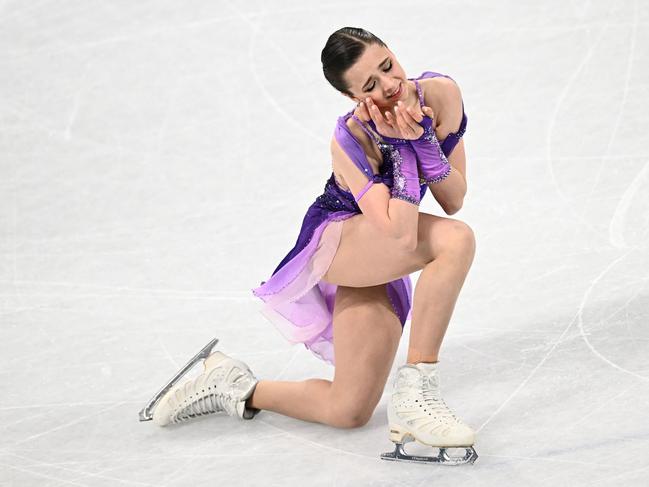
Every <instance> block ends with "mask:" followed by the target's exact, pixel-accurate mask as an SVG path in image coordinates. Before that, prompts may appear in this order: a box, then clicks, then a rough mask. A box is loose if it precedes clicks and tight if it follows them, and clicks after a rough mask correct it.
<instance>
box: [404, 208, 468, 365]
mask: <svg viewBox="0 0 649 487" xmlns="http://www.w3.org/2000/svg"><path fill="white" fill-rule="evenodd" d="M434 246H435V247H436V248H437V251H438V254H437V256H436V257H435V258H434V259H433V260H432V261H430V262H429V263H428V264H426V266H425V267H424V269H423V270H422V271H421V274H420V275H419V279H418V280H417V285H416V286H415V292H414V296H413V309H412V321H411V327H410V342H409V346H408V358H407V363H409V364H416V363H418V362H437V361H438V356H439V349H440V347H441V345H442V340H443V339H444V335H445V333H446V329H447V328H448V324H449V321H450V319H451V314H452V313H453V309H454V308H455V303H456V301H457V298H458V295H459V293H460V290H461V288H462V285H463V284H464V281H465V278H466V276H467V274H468V272H469V269H470V267H471V264H472V262H473V257H474V255H475V239H474V234H473V231H472V230H471V228H470V227H469V226H468V225H466V224H464V223H463V222H460V221H455V223H454V224H453V226H452V229H450V230H449V231H447V232H446V233H445V234H444V236H443V240H440V242H439V243H438V244H437V245H434Z"/></svg>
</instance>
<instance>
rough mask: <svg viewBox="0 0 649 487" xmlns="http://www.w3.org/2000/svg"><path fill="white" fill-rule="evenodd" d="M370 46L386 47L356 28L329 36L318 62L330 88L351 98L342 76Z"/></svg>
mask: <svg viewBox="0 0 649 487" xmlns="http://www.w3.org/2000/svg"><path fill="white" fill-rule="evenodd" d="M371 44H378V45H380V46H383V47H387V46H386V44H385V42H383V41H382V40H381V39H379V38H378V37H376V36H375V35H374V34H372V33H371V32H368V31H366V30H365V29H361V28H358V27H343V28H341V29H338V30H337V31H336V32H334V33H333V34H331V35H330V36H329V39H327V44H325V47H324V49H322V53H321V55H320V60H321V61H322V71H323V73H324V76H325V78H326V79H327V81H329V83H330V84H331V86H333V87H334V88H336V89H337V90H338V91H340V92H341V93H345V94H346V95H350V96H352V93H351V92H350V91H349V86H348V85H347V83H346V82H345V80H344V78H343V75H344V74H345V72H346V71H347V70H348V69H349V68H350V67H351V66H353V65H354V63H355V62H356V61H358V58H360V57H361V55H362V54H363V52H365V49H366V48H367V46H369V45H371Z"/></svg>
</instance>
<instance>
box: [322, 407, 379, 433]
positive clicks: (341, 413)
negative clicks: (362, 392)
mask: <svg viewBox="0 0 649 487" xmlns="http://www.w3.org/2000/svg"><path fill="white" fill-rule="evenodd" d="M372 413H373V411H370V410H368V409H367V407H361V406H359V405H349V404H345V403H342V402H337V403H333V404H331V406H330V408H329V424H330V425H332V426H335V427H337V428H345V429H351V428H360V427H362V426H365V425H366V424H367V423H368V422H369V420H370V418H371V417H372Z"/></svg>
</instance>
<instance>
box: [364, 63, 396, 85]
mask: <svg viewBox="0 0 649 487" xmlns="http://www.w3.org/2000/svg"><path fill="white" fill-rule="evenodd" d="M388 59H389V58H388ZM388 59H386V60H385V61H387V60H388ZM385 61H384V62H385ZM391 69H392V61H390V63H389V64H388V65H387V66H386V68H385V69H384V70H383V72H385V73H387V72H388V71H390V70H391ZM375 86H376V83H372V86H371V87H370V88H367V89H366V90H364V91H366V92H367V91H372V90H373V89H374V87H375Z"/></svg>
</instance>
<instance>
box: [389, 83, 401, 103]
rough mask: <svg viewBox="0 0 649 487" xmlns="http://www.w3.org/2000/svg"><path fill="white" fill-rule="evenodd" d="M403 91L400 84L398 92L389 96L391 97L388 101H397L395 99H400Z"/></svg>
mask: <svg viewBox="0 0 649 487" xmlns="http://www.w3.org/2000/svg"><path fill="white" fill-rule="evenodd" d="M401 91H402V90H401V83H399V88H397V91H395V92H394V93H392V94H391V95H389V96H388V99H389V100H393V99H395V98H399V96H400V95H401Z"/></svg>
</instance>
